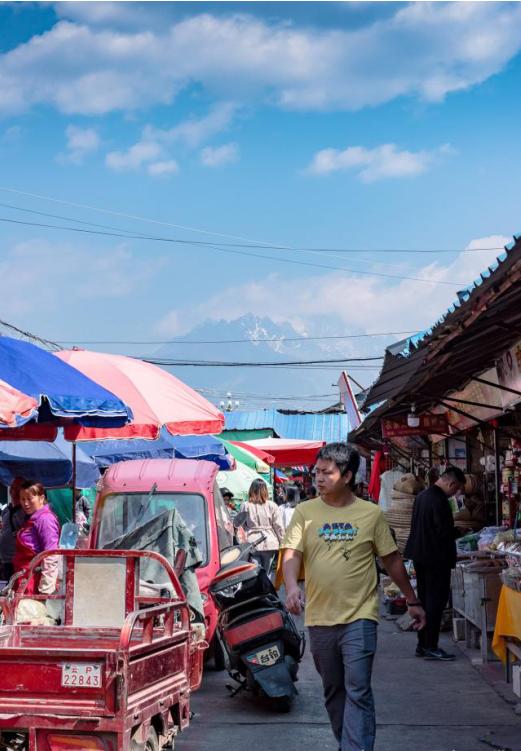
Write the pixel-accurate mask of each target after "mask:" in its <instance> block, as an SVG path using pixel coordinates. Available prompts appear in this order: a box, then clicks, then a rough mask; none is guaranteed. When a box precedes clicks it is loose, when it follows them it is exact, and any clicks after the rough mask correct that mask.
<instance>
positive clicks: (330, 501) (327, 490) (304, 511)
mask: <svg viewBox="0 0 521 751" xmlns="http://www.w3.org/2000/svg"><path fill="white" fill-rule="evenodd" d="M359 464H360V457H359V455H358V453H357V452H356V451H355V450H353V449H351V448H350V447H349V446H348V445H347V444H345V443H330V444H328V445H327V446H324V448H322V449H321V450H320V451H319V454H318V458H317V462H316V465H315V472H316V481H317V487H318V491H319V493H320V497H319V498H315V499H313V500H311V501H306V503H301V504H299V506H298V507H297V508H296V509H295V513H294V514H293V518H292V520H291V524H290V525H289V527H288V530H287V532H286V537H285V539H284V542H283V548H284V561H283V572H284V582H285V585H286V605H287V606H288V609H289V610H290V611H291V612H292V613H295V614H299V613H301V612H302V609H303V607H304V596H303V593H302V592H301V590H300V588H299V586H298V579H299V577H300V572H301V568H302V564H304V570H305V577H306V604H305V616H306V618H305V620H306V625H307V626H308V627H309V635H310V645H311V652H312V654H313V659H314V662H315V666H316V668H317V670H318V672H319V673H320V676H321V678H322V684H323V688H324V698H325V704H326V709H327V712H328V714H329V719H330V722H331V727H332V729H333V733H334V735H335V738H336V740H337V742H338V746H339V747H340V749H341V751H362V749H363V751H373V749H374V742H375V732H376V721H375V708H374V701H373V693H372V689H371V673H372V668H373V659H374V655H375V651H376V632H377V621H378V587H377V576H376V566H375V555H379V556H380V557H381V559H382V563H383V565H384V566H385V569H386V571H387V573H388V574H389V576H390V577H391V579H392V580H393V581H394V582H395V584H397V585H398V587H399V588H400V590H401V591H402V592H403V594H404V596H405V597H406V598H407V604H408V607H409V614H410V615H411V618H412V619H413V621H414V623H415V626H416V627H417V628H420V627H421V626H422V625H423V624H424V623H425V614H424V612H423V609H422V607H421V605H420V604H419V603H418V602H417V600H416V596H415V594H414V590H413V588H412V586H411V583H410V581H409V577H408V576H407V573H406V571H405V568H404V565H403V562H402V559H401V556H400V554H399V552H398V550H397V548H396V543H395V542H394V540H393V538H392V536H391V533H390V531H389V525H388V524H387V522H386V520H385V517H384V515H383V513H382V511H381V510H380V509H379V508H378V506H376V505H374V504H373V503H367V502H366V501H362V500H361V499H360V498H357V497H356V496H355V494H354V493H353V487H354V483H355V477H356V473H357V471H358V467H359Z"/></svg>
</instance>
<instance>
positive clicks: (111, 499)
mask: <svg viewBox="0 0 521 751" xmlns="http://www.w3.org/2000/svg"><path fill="white" fill-rule="evenodd" d="M173 508H175V509H176V510H177V512H178V513H179V514H180V515H181V518H182V519H183V521H184V523H185V524H186V526H187V527H188V529H189V530H190V531H191V532H192V534H193V536H194V537H195V539H196V541H197V546H198V548H199V550H200V551H201V554H202V556H203V565H204V564H205V563H207V562H208V525H207V521H206V520H207V516H208V514H207V511H206V501H205V500H204V498H203V496H202V495H198V494H196V493H160V492H157V493H154V494H153V495H151V494H149V493H114V494H113V495H108V496H106V497H105V498H104V499H103V503H102V507H101V513H100V519H99V534H98V540H97V547H98V548H103V547H105V546H106V545H107V544H108V543H109V542H112V540H116V539H117V538H118V537H122V536H123V535H126V534H128V533H129V532H132V531H133V530H134V529H136V527H138V526H141V525H142V524H145V523H146V522H148V521H150V520H151V519H154V517H156V516H159V515H160V514H162V513H164V512H165V511H170V510H171V509H173Z"/></svg>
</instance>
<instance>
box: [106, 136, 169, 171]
mask: <svg viewBox="0 0 521 751" xmlns="http://www.w3.org/2000/svg"><path fill="white" fill-rule="evenodd" d="M161 154H162V149H161V146H160V145H159V144H158V143H155V142H154V141H138V142H137V143H135V144H134V145H133V146H131V147H130V148H129V149H127V150H126V151H110V152H109V153H108V154H107V156H106V157H105V164H106V165H107V167H109V169H112V170H114V171H116V172H127V171H130V170H138V169H139V168H140V167H143V165H145V164H147V163H149V162H153V161H154V160H156V159H157V158H158V157H160V156H161Z"/></svg>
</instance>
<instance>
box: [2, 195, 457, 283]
mask: <svg viewBox="0 0 521 751" xmlns="http://www.w3.org/2000/svg"><path fill="white" fill-rule="evenodd" d="M0 189H1V188H0ZM0 222H7V223H9V224H17V225H23V226H26V227H39V228H40V229H55V230H56V229H57V230H60V231H65V232H79V233H82V234H88V235H102V236H106V237H122V238H124V239H126V240H148V241H151V242H163V243H175V242H176V240H174V239H172V238H170V237H154V236H146V235H130V234H124V233H121V232H108V231H105V230H92V229H86V228H82V227H65V226H63V225H58V224H46V223H43V222H27V221H22V220H21V219H9V218H7V217H0ZM207 247H208V248H210V249H212V248H213V249H214V250H216V251H218V252H220V253H233V254H235V255H241V256H246V257H248V258H262V259H264V260H267V261H274V262H275V263H290V264H293V265H297V266H310V267H312V268H316V269H329V270H332V271H348V272H349V273H351V274H361V275H363V276H379V277H384V278H386V279H399V280H400V281H405V280H408V281H415V282H423V283H425V284H435V285H439V284H441V285H444V286H448V287H460V288H461V287H465V286H467V283H466V282H445V281H442V280H440V279H437V280H434V279H425V278H424V277H420V276H406V275H403V274H386V273H384V272H381V271H361V270H360V269H349V268H347V267H345V266H330V265H328V264H323V263H312V262H311V261H297V260H296V259H294V258H281V257H278V258H274V257H273V256H267V255H264V254H263V253H252V252H251V251H245V250H232V249H231V248H219V247H217V246H214V245H211V244H208V245H207ZM288 250H291V249H288Z"/></svg>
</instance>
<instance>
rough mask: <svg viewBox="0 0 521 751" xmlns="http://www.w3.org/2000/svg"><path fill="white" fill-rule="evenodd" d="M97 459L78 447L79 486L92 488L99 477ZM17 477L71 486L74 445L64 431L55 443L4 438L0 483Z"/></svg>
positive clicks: (52, 485) (0, 444)
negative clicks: (65, 437) (66, 439)
mask: <svg viewBox="0 0 521 751" xmlns="http://www.w3.org/2000/svg"><path fill="white" fill-rule="evenodd" d="M99 474H100V473H99V469H98V467H97V465H96V462H95V461H94V460H93V459H91V458H90V456H87V454H85V453H84V452H83V451H82V449H81V448H80V447H79V446H78V447H77V448H76V487H78V488H88V487H91V486H93V485H95V484H96V482H97V480H98V478H99ZM17 476H20V477H24V478H25V479H26V480H34V481H35V482H41V483H42V484H43V485H45V487H47V488H58V487H63V486H64V485H68V484H69V483H70V482H71V479H72V444H71V443H68V442H67V441H65V440H64V438H63V436H62V435H61V433H60V434H59V435H58V438H57V439H56V441H54V443H47V442H46V441H0V482H1V483H2V484H3V485H10V484H11V482H12V481H13V479H14V478H15V477H17Z"/></svg>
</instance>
